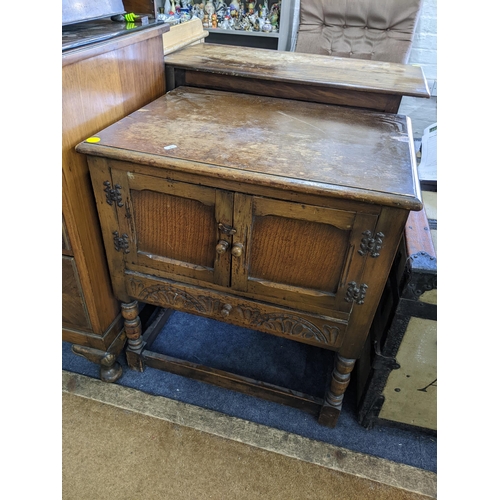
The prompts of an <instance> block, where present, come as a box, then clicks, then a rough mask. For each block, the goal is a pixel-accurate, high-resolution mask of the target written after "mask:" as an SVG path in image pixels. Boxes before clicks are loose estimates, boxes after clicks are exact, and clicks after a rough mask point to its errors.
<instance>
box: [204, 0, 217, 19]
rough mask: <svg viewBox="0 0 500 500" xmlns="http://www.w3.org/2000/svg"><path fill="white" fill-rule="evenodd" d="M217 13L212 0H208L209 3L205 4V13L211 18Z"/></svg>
mask: <svg viewBox="0 0 500 500" xmlns="http://www.w3.org/2000/svg"><path fill="white" fill-rule="evenodd" d="M214 13H215V6H214V3H213V2H212V0H207V3H206V5H205V14H208V17H209V18H211V17H212V14H214Z"/></svg>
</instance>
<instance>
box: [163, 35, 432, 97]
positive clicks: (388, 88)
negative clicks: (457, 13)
mask: <svg viewBox="0 0 500 500" xmlns="http://www.w3.org/2000/svg"><path fill="white" fill-rule="evenodd" d="M165 64H166V65H167V67H175V68H180V69H186V70H196V71H199V72H209V73H219V74H224V75H228V76H240V77H245V78H256V79H260V80H268V81H279V82H283V83H284V82H288V83H300V84H302V85H312V86H318V87H321V86H323V87H332V88H339V89H340V88H342V89H349V90H357V91H360V92H380V93H384V94H393V95H407V96H414V97H424V98H428V97H430V92H429V88H428V86H427V82H426V79H425V76H424V74H423V72H422V68H420V67H418V66H412V65H408V64H397V63H388V62H381V61H365V60H360V59H350V58H342V57H330V56H323V55H316V54H299V53H295V52H285V51H274V50H272V51H270V50H266V49H256V48H250V47H233V46H227V45H218V44H207V43H205V44H198V45H194V46H189V47H186V48H184V49H182V50H180V51H177V52H173V53H171V54H169V55H167V56H166V57H165Z"/></svg>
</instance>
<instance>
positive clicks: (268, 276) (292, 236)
mask: <svg viewBox="0 0 500 500" xmlns="http://www.w3.org/2000/svg"><path fill="white" fill-rule="evenodd" d="M376 221H377V216H375V215H370V214H362V213H357V212H350V211H345V210H334V209H331V208H325V207H317V206H312V205H305V204H301V203H293V202H287V201H280V200H273V199H269V198H262V197H258V196H247V195H243V194H239V193H236V194H235V196H234V222H233V224H234V227H235V229H236V233H235V234H234V236H233V247H232V253H233V258H232V259H233V260H232V282H231V285H232V287H233V288H234V289H237V290H241V291H245V292H248V293H251V294H255V295H256V296H260V297H269V299H271V300H272V301H273V302H278V303H281V304H283V305H289V306H290V307H294V308H299V309H302V310H306V311H311V312H317V313H320V314H331V313H332V312H334V311H337V312H339V313H349V312H350V310H351V308H352V304H353V301H352V300H351V297H350V295H351V296H352V294H353V293H356V292H355V290H353V288H356V289H358V290H360V293H361V294H362V293H364V292H365V291H367V290H366V286H365V285H366V284H363V283H361V281H360V280H361V277H362V272H363V267H364V262H365V260H366V258H367V256H366V254H365V255H362V254H363V252H361V251H360V250H359V249H360V244H361V242H362V239H363V237H364V236H363V233H364V232H366V231H371V232H373V230H374V228H375V224H376ZM365 234H366V233H365ZM235 248H236V249H239V250H236V251H235V250H234V249H235ZM360 287H361V288H360ZM358 299H359V294H358Z"/></svg>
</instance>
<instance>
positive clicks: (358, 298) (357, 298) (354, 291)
mask: <svg viewBox="0 0 500 500" xmlns="http://www.w3.org/2000/svg"><path fill="white" fill-rule="evenodd" d="M367 288H368V285H366V284H365V283H361V285H358V284H357V283H356V282H355V281H351V282H350V283H349V284H348V285H347V291H346V294H345V300H346V302H355V303H356V304H359V305H361V304H364V303H365V296H366V289H367Z"/></svg>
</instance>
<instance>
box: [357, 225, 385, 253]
mask: <svg viewBox="0 0 500 500" xmlns="http://www.w3.org/2000/svg"><path fill="white" fill-rule="evenodd" d="M362 234H363V238H362V239H361V244H360V247H361V248H360V249H359V250H358V253H359V255H363V256H364V255H366V254H368V253H369V254H370V257H378V256H379V255H380V249H381V248H382V240H383V239H384V233H380V232H379V233H377V234H376V235H375V236H372V232H371V231H368V230H366V231H364V232H363V233H362Z"/></svg>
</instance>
